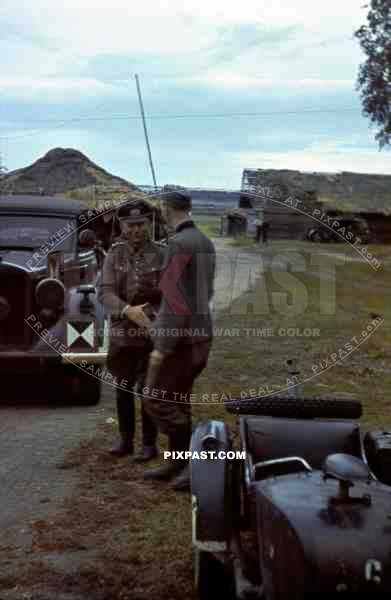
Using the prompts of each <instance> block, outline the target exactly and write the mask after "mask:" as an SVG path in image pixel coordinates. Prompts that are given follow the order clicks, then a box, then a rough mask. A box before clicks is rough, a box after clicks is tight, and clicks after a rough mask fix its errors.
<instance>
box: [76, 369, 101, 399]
mask: <svg viewBox="0 0 391 600" xmlns="http://www.w3.org/2000/svg"><path fill="white" fill-rule="evenodd" d="M79 370H80V369H78V371H79ZM101 383H102V382H101V381H100V379H98V378H97V377H94V376H93V375H90V374H89V373H83V372H80V374H79V373H76V374H74V376H73V377H72V384H71V386H72V389H71V394H70V395H71V399H72V403H74V404H81V405H83V406H94V405H96V404H99V401H100V394H101Z"/></svg>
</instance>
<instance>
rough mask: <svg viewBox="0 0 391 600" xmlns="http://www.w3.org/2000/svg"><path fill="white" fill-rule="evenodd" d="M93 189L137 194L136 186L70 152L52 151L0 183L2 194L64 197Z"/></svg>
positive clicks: (9, 174) (82, 156) (10, 174)
mask: <svg viewBox="0 0 391 600" xmlns="http://www.w3.org/2000/svg"><path fill="white" fill-rule="evenodd" d="M93 188H94V189H96V190H97V191H98V192H99V190H101V189H105V190H106V189H108V188H113V189H121V191H124V192H125V191H134V190H137V188H136V186H135V185H133V184H132V183H130V182H129V181H126V180H125V179H122V178H121V177H116V176H115V175H112V174H111V173H108V172H107V171H105V170H104V169H102V167H99V166H98V165H96V164H95V163H93V162H92V161H91V160H90V159H89V158H87V156H85V155H84V154H83V153H82V152H79V151H78V150H74V149H73V148H54V149H53V150H50V151H49V152H48V153H47V154H45V156H43V157H42V158H39V159H38V160H37V161H36V162H34V163H33V164H32V165H30V166H28V167H24V168H22V169H17V170H15V171H10V172H9V173H7V174H6V175H5V176H4V177H3V178H2V179H1V182H0V191H1V193H2V194H40V193H42V194H45V195H54V194H66V195H69V194H71V193H72V191H78V192H79V191H80V190H91V189H93Z"/></svg>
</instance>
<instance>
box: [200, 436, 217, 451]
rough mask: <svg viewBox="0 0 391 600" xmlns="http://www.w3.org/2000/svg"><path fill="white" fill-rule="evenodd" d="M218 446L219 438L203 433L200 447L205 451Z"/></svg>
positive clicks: (212, 449)
mask: <svg viewBox="0 0 391 600" xmlns="http://www.w3.org/2000/svg"><path fill="white" fill-rule="evenodd" d="M219 447H220V440H218V439H217V438H216V437H215V436H214V435H213V434H207V435H204V437H203V438H202V448H203V450H206V451H207V452H213V451H216V450H217V449H218V448H219Z"/></svg>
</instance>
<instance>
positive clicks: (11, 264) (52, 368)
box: [0, 196, 107, 404]
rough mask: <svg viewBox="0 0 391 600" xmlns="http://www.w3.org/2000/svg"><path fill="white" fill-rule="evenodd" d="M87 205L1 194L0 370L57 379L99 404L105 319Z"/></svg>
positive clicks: (73, 394)
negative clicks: (96, 369)
mask: <svg viewBox="0 0 391 600" xmlns="http://www.w3.org/2000/svg"><path fill="white" fill-rule="evenodd" d="M90 212H91V211H89V210H88V206H87V205H86V204H84V203H82V202H79V201H76V200H70V199H58V198H52V197H43V196H1V197H0V374H1V375H2V377H3V376H4V377H6V376H9V377H11V381H12V378H13V381H14V382H15V383H17V382H18V380H19V378H20V377H22V375H27V376H28V375H29V374H31V375H38V376H42V379H41V382H42V384H44V383H49V382H50V381H53V382H54V383H55V385H56V392H55V393H56V395H58V394H61V393H63V394H65V397H66V399H67V400H69V401H73V400H75V401H77V402H80V403H84V404H96V403H98V402H99V397H100V388H101V378H100V377H99V376H96V375H95V374H94V368H95V367H93V368H92V369H90V370H87V369H88V368H89V367H90V366H91V365H94V366H96V368H98V367H99V366H100V365H104V363H105V360H106V345H107V339H106V335H107V324H106V322H105V317H104V312H103V307H102V305H101V304H100V303H99V302H98V299H97V296H98V294H97V293H96V282H97V277H98V275H99V267H98V265H99V262H101V261H99V259H98V258H99V257H98V252H97V243H96V242H97V240H96V236H95V233H94V231H93V230H92V229H91V225H89V220H91V219H89V218H88V216H87V215H88V214H89V213H90Z"/></svg>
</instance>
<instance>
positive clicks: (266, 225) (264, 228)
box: [258, 221, 270, 244]
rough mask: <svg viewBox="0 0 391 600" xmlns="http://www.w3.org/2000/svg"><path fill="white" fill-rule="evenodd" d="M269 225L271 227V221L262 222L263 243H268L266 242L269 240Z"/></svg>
mask: <svg viewBox="0 0 391 600" xmlns="http://www.w3.org/2000/svg"><path fill="white" fill-rule="evenodd" d="M269 227H270V223H268V222H267V221H264V222H263V223H262V227H261V229H262V243H263V244H266V242H267V234H268V231H269ZM258 241H259V240H258Z"/></svg>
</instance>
